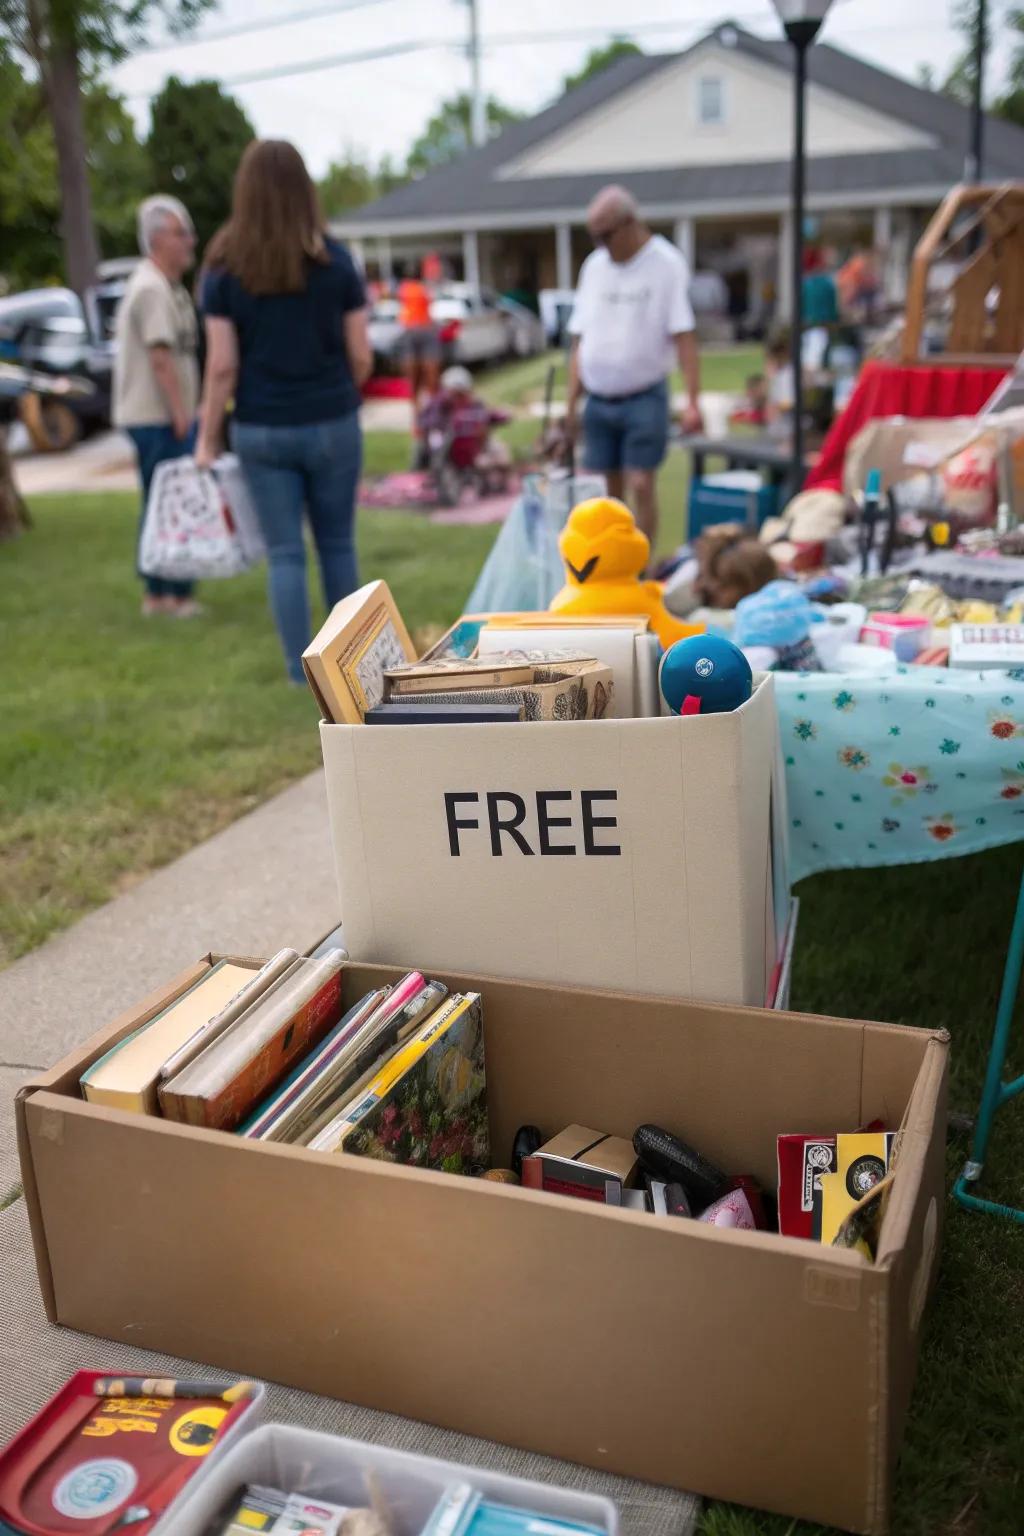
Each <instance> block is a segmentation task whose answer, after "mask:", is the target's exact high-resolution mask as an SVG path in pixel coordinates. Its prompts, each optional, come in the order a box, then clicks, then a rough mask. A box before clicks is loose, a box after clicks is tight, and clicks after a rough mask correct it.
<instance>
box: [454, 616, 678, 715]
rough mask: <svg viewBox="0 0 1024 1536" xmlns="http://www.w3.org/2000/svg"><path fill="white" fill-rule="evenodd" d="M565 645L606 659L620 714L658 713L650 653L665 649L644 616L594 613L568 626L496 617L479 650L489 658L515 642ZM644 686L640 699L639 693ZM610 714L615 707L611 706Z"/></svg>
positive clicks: (547, 647)
mask: <svg viewBox="0 0 1024 1536" xmlns="http://www.w3.org/2000/svg"><path fill="white" fill-rule="evenodd" d="M555 617H556V615H554V614H548V615H546V618H547V619H548V620H552V619H554V618H555ZM580 617H582V615H580ZM652 638H653V641H654V650H653V652H652V649H651V639H652ZM567 645H571V646H574V647H575V648H576V649H577V650H582V651H585V653H586V655H588V656H591V657H593V658H594V659H595V660H597V661H601V662H604V664H605V666H607V667H609V668H610V669H611V673H612V678H613V680H614V683H615V710H614V714H615V715H616V716H617V717H618V718H619V719H627V718H632V717H633V716H636V715H639V714H642V713H651V714H657V713H658V709H659V707H660V701H659V698H658V694H657V676H656V674H657V662H656V661H652V656H656V657H657V658H658V659H660V656H661V648H660V646H659V645H658V638H657V636H656V635H655V636H653V637H651V636H650V632H649V629H648V623H647V620H646V619H630V620H628V621H627V622H625V623H619V624H607V623H606V622H605V621H604V619H603V618H601V617H600V616H596V617H593V618H591V619H590V622H589V623H587V624H581V623H576V624H574V625H571V626H568V627H567V626H564V625H560V624H554V623H551V622H548V623H539V622H538V623H532V624H522V625H519V624H507V625H506V624H498V623H496V622H495V621H493V620H492V621H491V622H490V623H488V624H487V626H486V627H485V628H484V629H483V630H481V632H480V643H479V652H478V654H479V655H480V657H481V658H482V659H486V658H487V657H489V656H491V655H492V654H493V653H494V652H502V651H511V650H512V648H513V647H519V646H530V647H532V648H533V649H534V650H538V649H539V650H543V651H548V652H555V651H557V650H558V649H560V648H563V647H565V646H567ZM652 666H653V671H654V675H653V676H652V672H651V669H652ZM640 668H643V677H642V679H641V678H640V677H638V676H637V673H638V669H640ZM641 687H642V688H643V692H644V697H643V698H642V699H641V698H638V695H639V693H640V691H641ZM608 713H609V715H610V714H612V713H613V712H612V711H611V710H609V711H608Z"/></svg>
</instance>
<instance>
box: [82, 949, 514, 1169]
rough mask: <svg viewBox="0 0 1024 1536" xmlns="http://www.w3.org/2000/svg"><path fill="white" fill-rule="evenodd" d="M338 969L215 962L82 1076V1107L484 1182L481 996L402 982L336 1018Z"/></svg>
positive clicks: (279, 962) (323, 963)
mask: <svg viewBox="0 0 1024 1536" xmlns="http://www.w3.org/2000/svg"><path fill="white" fill-rule="evenodd" d="M345 959H346V956H345V952H344V951H343V950H341V949H330V950H328V951H327V952H326V953H325V954H318V955H316V956H313V957H311V958H309V959H304V958H302V957H300V956H299V955H298V954H297V953H296V952H295V951H294V950H289V949H283V950H281V951H280V952H279V953H278V954H277V955H275V956H274V957H273V959H272V960H270V961H268V962H267V964H266V965H263V966H257V964H256V963H255V962H253V963H252V964H251V965H248V964H246V963H244V962H236V961H227V960H221V961H218V962H217V963H216V964H215V965H213V966H212V967H211V968H210V970H208V971H206V972H205V973H204V974H203V975H202V976H201V977H200V978H199V980H198V981H196V982H195V983H194V984H193V985H192V986H191V987H190V988H188V990H187V991H186V992H184V993H183V994H182V995H181V996H180V997H178V998H176V999H175V1001H174V1002H173V1003H171V1004H170V1005H169V1006H168V1007H167V1008H165V1009H163V1010H162V1011H161V1012H160V1013H158V1014H157V1015H156V1016H155V1018H152V1019H150V1020H149V1021H148V1022H147V1023H146V1024H143V1025H142V1026H141V1027H140V1028H139V1029H137V1030H135V1031H134V1032H133V1033H132V1034H130V1035H129V1036H127V1038H126V1039H124V1040H122V1041H120V1042H119V1043H118V1044H117V1045H116V1046H114V1047H113V1049H112V1050H110V1051H108V1052H107V1054H106V1055H105V1056H102V1057H101V1058H100V1059H99V1061H97V1062H95V1063H94V1064H93V1065H92V1066H91V1067H89V1068H88V1070H87V1071H86V1072H85V1073H83V1075H82V1078H81V1089H82V1093H83V1095H84V1096H85V1098H86V1099H88V1100H89V1101H90V1102H91V1103H94V1104H102V1105H106V1106H108V1107H110V1108H114V1109H122V1110H129V1111H132V1112H135V1113H140V1114H157V1115H163V1116H165V1117H166V1118H167V1119H170V1120H178V1121H184V1122H186V1123H187V1124H190V1125H198V1126H203V1127H205V1128H206V1129H209V1130H220V1131H231V1132H234V1133H236V1134H238V1135H240V1136H244V1137H247V1138H249V1139H251V1140H256V1141H282V1142H289V1143H291V1144H292V1145H294V1146H306V1147H309V1148H310V1149H311V1150H313V1151H318V1152H330V1153H334V1152H341V1151H344V1152H346V1153H354V1154H356V1155H361V1156H368V1157H377V1158H381V1159H384V1160H387V1161H390V1162H402V1163H411V1164H413V1165H415V1166H418V1167H430V1168H437V1169H443V1170H445V1171H447V1172H453V1173H467V1174H476V1173H480V1172H482V1171H483V1170H484V1169H486V1168H487V1167H488V1134H487V1107H486V1094H485V1073H484V1044H483V1017H482V1005H481V999H480V996H479V994H478V993H475V992H469V993H466V994H461V993H454V994H452V995H449V993H448V989H447V987H446V986H445V985H444V984H443V983H442V982H439V981H430V980H428V979H427V978H425V977H424V976H423V975H422V974H421V973H420V972H419V971H410V972H409V973H408V975H406V976H405V977H403V979H402V980H401V981H399V982H397V983H396V984H395V985H393V986H383V987H379V988H376V989H374V990H373V991H370V992H368V993H367V994H366V995H365V996H364V997H362V998H360V999H359V1001H358V1002H356V1003H355V1004H354V1005H353V1006H352V1007H350V1008H348V1009H347V1010H346V1009H345V1008H344V1005H343V1002H342V985H341V973H342V968H343V965H344V962H345Z"/></svg>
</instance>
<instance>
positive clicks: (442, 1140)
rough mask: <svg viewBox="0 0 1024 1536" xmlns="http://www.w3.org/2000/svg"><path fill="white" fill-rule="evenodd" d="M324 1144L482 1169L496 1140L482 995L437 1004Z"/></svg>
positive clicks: (426, 1164)
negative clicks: (491, 1122) (489, 1102)
mask: <svg viewBox="0 0 1024 1536" xmlns="http://www.w3.org/2000/svg"><path fill="white" fill-rule="evenodd" d="M311 1145H312V1144H311ZM317 1150H329V1151H339V1150H340V1151H342V1152H345V1153H349V1154H350V1155H354V1156H359V1157H375V1158H379V1159H381V1160H382V1161H384V1162H391V1163H405V1164H409V1165H411V1166H413V1167H417V1168H434V1169H436V1170H438V1171H440V1172H445V1173H461V1174H477V1173H483V1172H484V1171H485V1170H486V1168H487V1167H488V1166H489V1140H488V1125H487V1098H486V1078H485V1071H484V1037H483V1010H482V1004H481V1000H480V994H479V993H477V992H468V993H466V994H465V996H459V995H456V996H454V997H452V998H450V999H449V1001H448V1003H447V1004H445V1005H444V1007H442V1008H440V1009H438V1011H437V1012H436V1013H435V1014H434V1016H433V1018H431V1019H430V1020H429V1022H428V1023H427V1024H426V1025H425V1026H424V1028H423V1029H421V1030H420V1031H419V1032H418V1033H417V1034H415V1035H414V1036H413V1037H412V1038H411V1039H410V1040H409V1041H408V1042H407V1044H406V1045H404V1046H403V1047H402V1048H401V1049H400V1050H398V1051H396V1053H395V1054H394V1056H393V1057H392V1058H391V1060H390V1061H388V1062H386V1063H385V1065H384V1067H383V1068H382V1069H381V1071H380V1072H378V1073H377V1074H376V1076H375V1077H374V1078H373V1080H372V1081H371V1082H370V1083H368V1084H367V1085H366V1088H365V1090H364V1091H363V1092H362V1093H361V1094H360V1095H359V1096H358V1098H357V1099H356V1100H355V1101H353V1102H351V1103H349V1104H348V1105H347V1106H346V1108H345V1109H344V1111H343V1112H342V1118H341V1119H340V1121H337V1122H334V1124H333V1128H332V1131H331V1136H330V1137H329V1138H328V1144H327V1146H326V1147H323V1146H318V1147H317Z"/></svg>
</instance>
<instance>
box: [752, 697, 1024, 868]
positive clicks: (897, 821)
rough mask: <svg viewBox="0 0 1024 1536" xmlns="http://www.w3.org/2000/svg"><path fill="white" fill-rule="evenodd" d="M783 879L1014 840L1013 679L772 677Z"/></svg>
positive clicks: (1016, 700) (1023, 707)
mask: <svg viewBox="0 0 1024 1536" xmlns="http://www.w3.org/2000/svg"><path fill="white" fill-rule="evenodd" d="M775 688H776V697H777V699H778V705H779V723H780V729H781V735H782V754H783V759H784V761H785V765H786V789H787V798H788V801H789V805H788V814H789V835H790V861H791V878H792V879H793V880H800V879H802V878H803V877H804V875H811V874H814V873H815V872H816V871H817V870H821V869H854V868H860V867H863V866H865V865H878V864H911V863H915V862H917V861H920V860H926V859H941V858H945V857H949V856H951V855H954V854H961V853H977V852H979V851H980V850H981V849H983V848H994V847H996V846H998V845H999V844H1001V843H1009V842H1013V841H1014V840H1015V839H1018V838H1024V671H1022V670H1018V671H1013V672H982V673H978V672H960V671H952V670H949V669H946V668H942V667H900V668H899V669H898V671H896V672H893V673H890V674H889V675H887V676H884V677H871V678H865V677H863V676H841V675H838V674H836V673H824V672H822V673H776V675H775Z"/></svg>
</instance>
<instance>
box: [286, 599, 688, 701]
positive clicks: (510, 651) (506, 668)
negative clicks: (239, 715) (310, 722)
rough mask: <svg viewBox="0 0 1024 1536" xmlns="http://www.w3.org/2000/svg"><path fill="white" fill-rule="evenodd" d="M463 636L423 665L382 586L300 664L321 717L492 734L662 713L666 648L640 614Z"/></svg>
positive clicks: (504, 625)
mask: <svg viewBox="0 0 1024 1536" xmlns="http://www.w3.org/2000/svg"><path fill="white" fill-rule="evenodd" d="M456 630H457V631H458V633H459V637H461V638H459V639H456V637H455V632H454V631H452V632H450V634H449V635H448V636H445V639H444V642H442V643H441V644H440V645H439V646H436V647H434V649H433V650H432V651H430V652H429V653H428V654H427V655H426V656H423V657H422V658H420V659H419V660H418V661H417V659H416V654H415V651H414V649H413V646H412V642H411V640H410V639H409V633H408V630H407V629H406V627H405V625H404V624H403V622H402V618H401V615H400V614H399V612H398V609H397V607H396V606H395V602H394V599H393V598H392V596H391V593H390V592H389V591H388V588H387V586H386V584H385V583H384V582H382V581H374V582H370V583H369V585H367V586H365V587H361V588H360V590H359V591H358V592H353V593H352V594H351V595H350V596H349V597H346V598H343V599H342V601H341V602H340V603H338V604H337V605H336V606H335V607H334V608H333V609H332V611H331V613H330V615H329V617H328V619H327V622H326V623H325V624H324V626H323V628H322V629H321V631H320V633H319V634H318V635H317V636H316V638H315V640H314V641H313V642H312V644H311V645H310V646H309V648H308V649H307V650H306V651H305V653H304V654H303V658H302V661H303V665H304V667H305V671H306V677H307V679H308V681H309V684H310V687H311V688H312V690H313V693H314V694H315V696H316V699H317V702H318V703H319V705H320V710H321V713H322V715H323V718H324V719H325V720H326V721H329V722H331V723H333V724H335V725H346V724H347V725H363V724H365V725H424V724H426V725H454V724H474V725H496V724H501V723H503V722H506V721H511V722H516V721H533V720H541V721H550V720H603V719H606V718H608V719H610V718H612V717H613V716H616V715H618V716H624V715H633V714H657V713H658V696H657V662H658V657H659V655H660V650H659V647H658V641H657V636H656V635H653V634H651V633H650V632H649V621H648V619H647V618H646V617H644V616H640V617H637V618H628V617H627V618H623V617H621V616H618V617H615V618H612V619H608V620H605V619H602V618H595V619H592V620H589V621H588V622H587V623H586V624H581V623H580V621H579V620H577V619H571V618H568V619H567V618H565V617H563V616H561V615H559V614H525V613H524V614H501V615H492V616H489V617H480V618H479V619H478V620H473V621H472V622H471V621H469V620H465V619H464V620H461V621H460V623H459V625H457V626H456ZM463 641H464V642H465V643H463Z"/></svg>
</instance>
